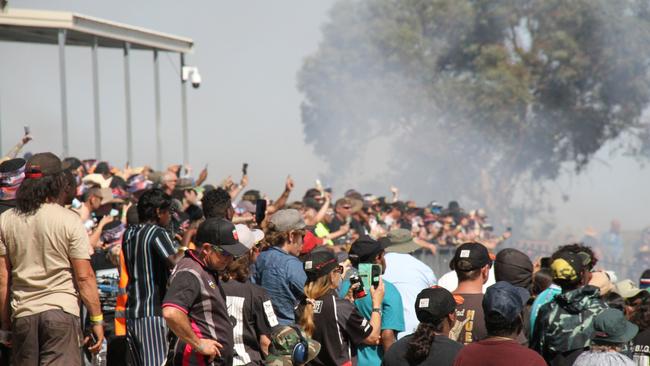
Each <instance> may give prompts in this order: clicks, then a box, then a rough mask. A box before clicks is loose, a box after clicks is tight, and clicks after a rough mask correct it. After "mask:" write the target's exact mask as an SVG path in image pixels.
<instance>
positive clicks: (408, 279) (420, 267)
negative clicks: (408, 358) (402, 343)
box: [383, 253, 438, 339]
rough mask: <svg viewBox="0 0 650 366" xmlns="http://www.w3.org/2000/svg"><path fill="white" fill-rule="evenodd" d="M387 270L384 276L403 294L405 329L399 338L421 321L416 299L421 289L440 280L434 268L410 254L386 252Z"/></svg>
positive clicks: (410, 331)
mask: <svg viewBox="0 0 650 366" xmlns="http://www.w3.org/2000/svg"><path fill="white" fill-rule="evenodd" d="M385 258H386V272H385V273H384V275H383V278H384V279H385V280H387V281H388V282H390V283H392V284H393V285H395V287H396V288H397V290H398V291H399V293H400V295H401V296H402V305H403V307H404V331H403V332H400V333H399V335H398V337H397V338H398V339H399V338H402V337H404V336H406V335H409V334H411V333H413V332H414V331H415V328H417V327H418V324H420V322H419V321H418V318H417V316H416V315H415V299H416V298H417V296H418V294H419V293H420V291H422V290H423V289H425V288H427V287H431V286H433V285H435V284H436V283H437V282H438V281H437V279H436V275H435V274H434V273H433V270H431V268H429V266H427V265H426V264H424V263H422V262H421V261H420V260H418V259H417V258H415V257H413V256H412V255H410V254H402V253H386V256H385Z"/></svg>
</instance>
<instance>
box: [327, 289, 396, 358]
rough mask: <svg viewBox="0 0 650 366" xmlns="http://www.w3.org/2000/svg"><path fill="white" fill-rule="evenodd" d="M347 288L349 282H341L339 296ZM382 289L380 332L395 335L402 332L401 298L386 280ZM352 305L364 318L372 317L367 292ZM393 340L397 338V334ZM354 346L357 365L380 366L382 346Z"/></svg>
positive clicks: (345, 291) (368, 293) (382, 356)
mask: <svg viewBox="0 0 650 366" xmlns="http://www.w3.org/2000/svg"><path fill="white" fill-rule="evenodd" d="M349 288H350V281H349V280H345V281H343V283H341V286H340V288H339V296H340V297H344V296H345V294H347V292H348V289H349ZM384 288H385V292H384V300H383V301H382V303H381V330H385V329H392V330H394V331H395V333H398V332H403V331H404V308H403V307H402V297H401V296H400V294H399V291H397V288H396V287H395V286H394V285H393V284H392V283H390V282H388V281H386V280H384ZM354 305H355V306H356V308H357V310H358V311H359V313H361V315H363V317H364V318H366V319H370V316H371V315H372V299H371V298H370V291H369V290H367V295H366V296H365V297H364V298H362V299H359V300H355V301H354ZM395 338H397V334H396V335H395ZM356 346H357V350H358V352H357V359H358V364H359V365H364V366H366V365H368V366H379V365H381V360H382V359H383V358H384V348H383V347H382V346H369V345H366V344H359V345H356Z"/></svg>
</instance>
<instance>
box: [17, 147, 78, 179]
mask: <svg viewBox="0 0 650 366" xmlns="http://www.w3.org/2000/svg"><path fill="white" fill-rule="evenodd" d="M68 166H69V164H67V163H62V162H61V159H59V157H58V156H56V155H54V154H52V153H51V152H44V153H38V154H34V155H32V157H31V158H29V160H28V161H27V164H26V167H25V178H27V179H38V178H40V177H41V176H47V175H54V174H58V173H61V172H62V171H64V170H65V169H67V168H68Z"/></svg>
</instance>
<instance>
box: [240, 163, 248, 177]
mask: <svg viewBox="0 0 650 366" xmlns="http://www.w3.org/2000/svg"><path fill="white" fill-rule="evenodd" d="M241 173H242V174H243V175H248V163H244V164H243V165H242V167H241Z"/></svg>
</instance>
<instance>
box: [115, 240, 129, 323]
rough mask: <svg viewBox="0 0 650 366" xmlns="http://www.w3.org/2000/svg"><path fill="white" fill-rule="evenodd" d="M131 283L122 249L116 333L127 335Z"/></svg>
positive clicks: (116, 309)
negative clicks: (127, 289) (127, 286)
mask: <svg viewBox="0 0 650 366" xmlns="http://www.w3.org/2000/svg"><path fill="white" fill-rule="evenodd" d="M128 283H129V274H128V273H127V271H126V263H125V262H124V252H123V251H122V250H120V283H119V284H118V286H117V299H116V301H115V335H116V336H125V335H126V300H127V299H128V295H127V293H126V285H127V284H128Z"/></svg>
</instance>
